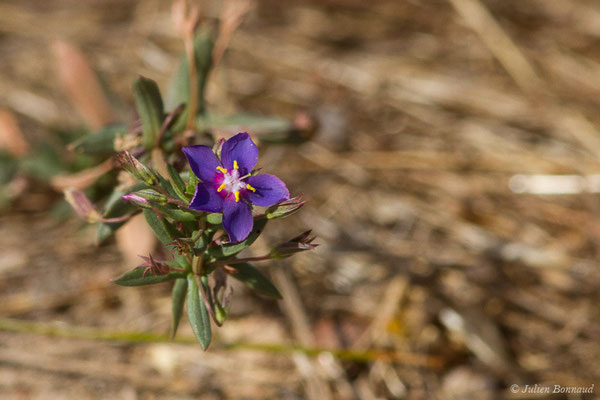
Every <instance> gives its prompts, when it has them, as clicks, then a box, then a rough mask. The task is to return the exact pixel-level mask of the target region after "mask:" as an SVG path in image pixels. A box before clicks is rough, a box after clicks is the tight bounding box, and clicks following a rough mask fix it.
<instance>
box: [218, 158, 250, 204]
mask: <svg viewBox="0 0 600 400" xmlns="http://www.w3.org/2000/svg"><path fill="white" fill-rule="evenodd" d="M217 170H218V171H219V172H221V173H222V174H223V182H222V183H221V186H219V187H218V188H217V192H221V191H222V190H225V192H226V193H227V194H228V195H229V194H231V193H233V195H234V196H235V201H236V202H238V201H240V192H242V194H244V193H245V192H246V190H250V191H252V192H256V189H254V188H253V187H252V186H250V185H249V184H247V183H245V182H244V179H246V178H247V177H248V176H250V174H247V175H244V176H240V167H239V165H238V162H237V160H235V161H233V169H232V170H229V171H228V170H226V169H225V168H223V167H217Z"/></svg>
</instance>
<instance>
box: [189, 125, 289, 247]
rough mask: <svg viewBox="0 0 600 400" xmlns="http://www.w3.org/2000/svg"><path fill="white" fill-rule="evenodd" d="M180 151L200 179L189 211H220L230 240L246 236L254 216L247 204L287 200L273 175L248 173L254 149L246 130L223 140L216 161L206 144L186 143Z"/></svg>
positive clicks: (253, 162)
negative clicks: (219, 156) (192, 144)
mask: <svg viewBox="0 0 600 400" xmlns="http://www.w3.org/2000/svg"><path fill="white" fill-rule="evenodd" d="M183 152H184V153H185V156H186V157H187V159H188V162H189V163H190V167H191V168H192V171H193V172H194V174H195V175H196V176H197V177H198V178H200V179H201V180H202V182H200V183H199V184H198V186H197V187H196V192H195V193H194V197H193V198H192V201H191V202H190V208H191V209H192V210H198V211H207V212H212V213H221V212H222V213H223V228H225V231H226V232H227V234H228V235H229V240H230V241H231V242H240V241H242V240H244V239H246V238H247V237H248V235H249V234H250V231H251V230H252V225H253V223H254V219H253V218H252V209H251V208H250V205H252V204H253V205H256V206H261V207H268V206H271V205H273V204H275V203H277V202H280V201H284V200H288V199H289V198H290V193H289V191H288V189H287V187H286V186H285V183H283V182H282V181H281V180H280V179H279V178H277V177H276V176H274V175H267V174H261V175H251V173H252V170H253V169H254V166H255V165H256V162H257V161H258V148H257V147H256V145H255V144H254V142H253V141H252V139H251V138H250V135H248V134H247V133H245V132H244V133H238V134H237V135H235V136H233V137H232V138H230V139H229V140H227V141H226V142H225V143H223V147H222V150H221V159H220V160H219V159H218V158H217V156H216V155H215V153H213V151H212V149H211V148H210V147H208V146H201V145H197V146H187V147H184V148H183Z"/></svg>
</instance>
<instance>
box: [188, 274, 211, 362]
mask: <svg viewBox="0 0 600 400" xmlns="http://www.w3.org/2000/svg"><path fill="white" fill-rule="evenodd" d="M187 313H188V320H189V321H190V325H191V326H192V330H193V331H194V335H196V339H198V342H199V343H200V345H201V346H202V348H203V349H204V350H206V349H207V348H208V345H209V344H210V336H211V332H210V319H209V316H208V311H207V310H206V305H205V304H204V301H203V300H202V299H200V293H199V289H198V284H197V282H196V277H195V276H194V274H192V273H190V274H188V275H187Z"/></svg>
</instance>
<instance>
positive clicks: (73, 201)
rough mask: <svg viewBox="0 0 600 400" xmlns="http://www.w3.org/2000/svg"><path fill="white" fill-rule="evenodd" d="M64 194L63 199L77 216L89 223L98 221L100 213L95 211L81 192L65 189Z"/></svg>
mask: <svg viewBox="0 0 600 400" xmlns="http://www.w3.org/2000/svg"><path fill="white" fill-rule="evenodd" d="M64 193H65V199H66V200H67V202H68V203H69V204H70V205H71V207H73V210H75V212H76V213H77V215H79V216H80V217H81V218H83V219H84V220H86V221H87V222H90V223H94V222H98V221H99V220H100V213H98V211H96V209H95V208H94V205H93V204H92V202H91V201H90V199H88V198H87V196H86V195H85V193H83V192H82V191H81V190H77V189H66V190H65V191H64Z"/></svg>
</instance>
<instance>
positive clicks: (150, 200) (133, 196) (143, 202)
mask: <svg viewBox="0 0 600 400" xmlns="http://www.w3.org/2000/svg"><path fill="white" fill-rule="evenodd" d="M121 198H122V199H124V200H127V201H130V202H132V203H135V204H137V205H139V206H141V207H146V208H151V207H152V206H153V205H154V206H156V205H161V206H164V205H166V204H167V202H168V200H167V196H165V195H163V194H160V193H158V192H157V191H156V190H152V189H142V190H138V191H137V192H133V193H129V194H126V195H124V196H121Z"/></svg>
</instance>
